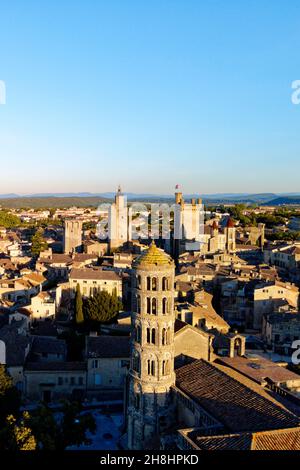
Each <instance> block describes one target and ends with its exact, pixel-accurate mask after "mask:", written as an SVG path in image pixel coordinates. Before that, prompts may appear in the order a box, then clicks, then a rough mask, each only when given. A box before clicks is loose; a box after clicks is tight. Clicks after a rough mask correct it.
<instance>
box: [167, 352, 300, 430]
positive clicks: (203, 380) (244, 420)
mask: <svg viewBox="0 0 300 470" xmlns="http://www.w3.org/2000/svg"><path fill="white" fill-rule="evenodd" d="M176 385H177V387H178V388H179V389H181V390H182V391H183V392H184V393H186V394H187V395H189V396H190V397H191V398H192V399H193V400H195V401H196V402H197V403H199V405H200V406H201V407H203V408H204V409H205V410H206V411H207V412H208V413H210V414H211V415H212V416H214V417H215V419H216V420H218V421H219V422H220V423H221V424H223V425H224V426H225V428H226V429H227V430H228V431H229V432H233V433H236V432H256V431H266V430H271V429H282V428H288V427H295V426H298V425H299V419H298V418H297V417H296V416H295V415H294V414H293V413H291V412H290V411H288V410H287V409H286V408H285V407H284V406H283V405H282V404H281V403H279V402H278V401H277V400H275V399H274V398H273V397H271V395H269V394H268V392H267V391H265V390H264V389H263V388H262V387H261V386H259V385H257V384H255V383H254V382H252V381H250V380H249V379H247V378H246V377H244V376H243V375H241V374H238V373H237V372H235V371H233V370H230V369H228V368H224V367H222V366H220V365H218V364H211V363H209V362H207V361H205V360H202V359H200V360H197V361H195V362H193V363H191V364H188V365H185V366H183V367H181V368H179V369H177V371H176Z"/></svg>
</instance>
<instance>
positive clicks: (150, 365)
mask: <svg viewBox="0 0 300 470" xmlns="http://www.w3.org/2000/svg"><path fill="white" fill-rule="evenodd" d="M147 372H148V375H152V376H154V375H155V360H154V359H148V360H147Z"/></svg>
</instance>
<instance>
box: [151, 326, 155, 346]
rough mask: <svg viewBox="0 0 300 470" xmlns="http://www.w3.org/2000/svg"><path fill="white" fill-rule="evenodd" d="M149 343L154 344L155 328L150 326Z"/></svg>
mask: <svg viewBox="0 0 300 470" xmlns="http://www.w3.org/2000/svg"><path fill="white" fill-rule="evenodd" d="M151 343H152V344H155V328H152V331H151Z"/></svg>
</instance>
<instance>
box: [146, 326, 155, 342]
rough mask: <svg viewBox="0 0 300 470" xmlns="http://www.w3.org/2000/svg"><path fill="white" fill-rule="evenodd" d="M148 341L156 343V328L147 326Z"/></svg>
mask: <svg viewBox="0 0 300 470" xmlns="http://www.w3.org/2000/svg"><path fill="white" fill-rule="evenodd" d="M147 343H148V344H155V328H147Z"/></svg>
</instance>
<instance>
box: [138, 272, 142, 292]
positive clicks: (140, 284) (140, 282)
mask: <svg viewBox="0 0 300 470" xmlns="http://www.w3.org/2000/svg"><path fill="white" fill-rule="evenodd" d="M137 287H138V289H140V288H141V287H142V278H141V276H140V275H138V276H137Z"/></svg>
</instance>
